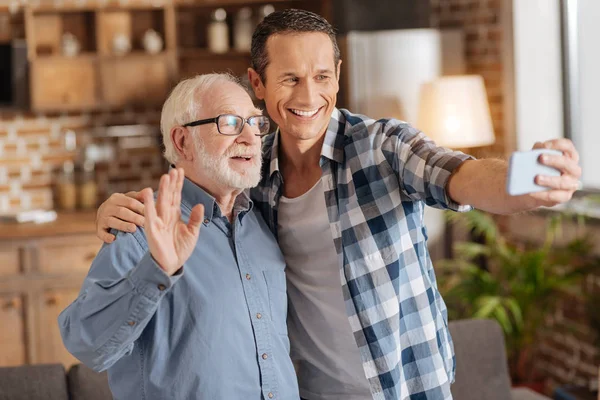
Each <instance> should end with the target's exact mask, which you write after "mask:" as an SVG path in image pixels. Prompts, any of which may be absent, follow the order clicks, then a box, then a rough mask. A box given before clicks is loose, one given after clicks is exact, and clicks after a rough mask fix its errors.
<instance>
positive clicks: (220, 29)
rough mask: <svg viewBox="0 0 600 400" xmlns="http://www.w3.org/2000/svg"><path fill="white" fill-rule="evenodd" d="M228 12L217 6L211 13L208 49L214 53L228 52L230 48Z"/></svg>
mask: <svg viewBox="0 0 600 400" xmlns="http://www.w3.org/2000/svg"><path fill="white" fill-rule="evenodd" d="M226 19H227V12H226V11H225V10H224V9H223V8H217V9H216V10H215V11H213V12H212V14H211V22H210V24H208V28H207V29H208V32H207V37H208V49H209V50H210V51H212V52H213V53H226V52H227V51H228V50H229V28H228V27H227V22H226Z"/></svg>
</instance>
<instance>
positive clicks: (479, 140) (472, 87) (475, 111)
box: [418, 75, 495, 148]
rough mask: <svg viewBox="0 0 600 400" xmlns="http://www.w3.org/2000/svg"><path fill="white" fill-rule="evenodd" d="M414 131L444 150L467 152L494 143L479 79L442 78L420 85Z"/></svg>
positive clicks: (473, 76)
mask: <svg viewBox="0 0 600 400" xmlns="http://www.w3.org/2000/svg"><path fill="white" fill-rule="evenodd" d="M418 128H419V129H420V130H421V131H423V132H424V133H425V134H426V135H427V136H428V137H430V138H431V139H433V140H434V141H435V142H436V144H438V145H439V146H444V147H454V148H468V147H479V146H486V145H490V144H492V143H494V140H495V139H494V129H493V127H492V119H491V116H490V108H489V105H488V102H487V96H486V92H485V86H484V84H483V78H482V77H481V76H479V75H459V76H446V77H442V78H438V79H436V80H434V81H431V82H428V83H425V84H423V85H422V86H421V96H420V100H419V117H418Z"/></svg>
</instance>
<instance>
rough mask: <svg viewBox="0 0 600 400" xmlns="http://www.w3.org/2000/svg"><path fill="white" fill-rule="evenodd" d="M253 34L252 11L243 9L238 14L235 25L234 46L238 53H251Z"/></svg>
mask: <svg viewBox="0 0 600 400" xmlns="http://www.w3.org/2000/svg"><path fill="white" fill-rule="evenodd" d="M253 32H254V22H253V21H252V9H251V8H250V7H243V8H241V9H240V10H239V11H238V12H237V13H236V15H235V21H234V24H233V44H234V47H235V49H236V50H237V51H250V46H251V44H252V33H253Z"/></svg>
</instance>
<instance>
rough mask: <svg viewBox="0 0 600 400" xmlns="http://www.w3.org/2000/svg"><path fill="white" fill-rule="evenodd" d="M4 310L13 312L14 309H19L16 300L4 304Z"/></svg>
mask: <svg viewBox="0 0 600 400" xmlns="http://www.w3.org/2000/svg"><path fill="white" fill-rule="evenodd" d="M2 308H3V309H5V310H12V309H13V308H17V302H16V301H15V300H8V301H7V302H6V303H4V306H3V307H2Z"/></svg>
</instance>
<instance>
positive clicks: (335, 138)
mask: <svg viewBox="0 0 600 400" xmlns="http://www.w3.org/2000/svg"><path fill="white" fill-rule="evenodd" d="M345 125H346V118H345V117H344V114H342V113H341V112H340V110H338V109H337V108H334V109H333V112H332V113H331V119H330V120H329V125H328V126H327V131H326V132H325V139H324V140H323V147H322V148H321V157H322V158H323V157H324V158H327V159H329V160H331V161H335V162H337V163H341V162H342V161H343V160H344V140H345V136H344V132H345V129H344V127H345ZM279 136H280V133H279V128H277V130H276V131H275V137H274V139H273V145H272V146H271V159H270V161H269V176H271V175H273V174H274V173H275V172H278V171H279V140H280V138H279Z"/></svg>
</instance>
